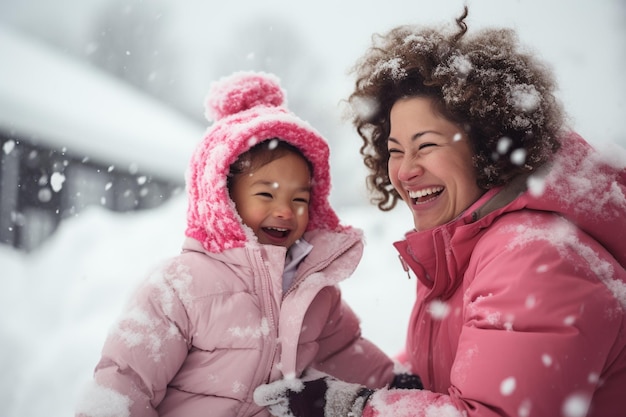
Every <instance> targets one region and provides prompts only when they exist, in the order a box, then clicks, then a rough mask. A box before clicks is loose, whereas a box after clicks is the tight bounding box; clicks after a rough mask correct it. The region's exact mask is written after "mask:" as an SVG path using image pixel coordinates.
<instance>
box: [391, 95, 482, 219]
mask: <svg viewBox="0 0 626 417" xmlns="http://www.w3.org/2000/svg"><path fill="white" fill-rule="evenodd" d="M390 128H391V129H390V134H389V139H388V149H389V178H390V180H391V183H392V185H393V186H394V188H395V189H396V190H397V191H398V193H399V194H400V196H401V197H402V199H403V200H404V201H405V202H406V204H407V205H408V206H409V208H410V209H411V212H412V213H413V221H414V223H415V229H416V230H427V229H432V228H433V227H436V226H439V225H442V224H445V223H448V222H449V221H451V220H453V219H454V218H456V217H457V216H458V215H459V214H461V213H462V212H463V211H464V210H465V209H466V208H468V207H469V206H470V205H471V204H472V203H474V202H475V201H476V200H477V199H478V198H479V197H480V196H481V195H482V194H483V192H484V190H482V189H481V188H479V187H478V185H477V184H476V173H475V171H474V167H473V165H472V155H473V152H472V147H471V145H470V143H469V140H468V138H467V135H466V134H465V132H464V131H463V129H461V128H460V127H459V126H457V125H456V124H454V123H452V122H450V121H449V120H447V119H445V118H444V117H443V116H441V115H440V114H438V113H437V112H436V111H435V110H434V107H433V102H432V100H431V99H429V98H426V97H410V98H405V99H400V100H398V101H397V102H396V103H395V104H394V105H393V107H392V108H391V113H390Z"/></svg>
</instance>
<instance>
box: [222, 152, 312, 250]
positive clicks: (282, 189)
mask: <svg viewBox="0 0 626 417" xmlns="http://www.w3.org/2000/svg"><path fill="white" fill-rule="evenodd" d="M231 198H232V200H233V201H234V203H235V206H236V208H237V211H238V213H239V215H240V216H241V219H242V220H243V222H244V223H245V224H246V225H247V226H248V227H250V228H251V229H252V230H253V231H254V234H255V235H256V236H257V238H258V239H259V243H262V244H270V245H278V246H284V247H286V248H289V247H290V246H291V245H293V243H294V242H296V241H297V240H298V239H300V238H301V237H302V235H303V234H304V231H305V230H306V228H307V225H308V222H309V201H310V198H311V173H310V171H309V167H308V164H307V162H306V160H304V159H303V158H302V157H301V156H300V155H297V154H295V153H293V152H288V153H287V154H285V155H284V156H281V157H280V158H278V159H275V160H273V161H271V162H269V163H267V164H265V165H263V166H261V167H259V168H257V169H255V170H253V171H251V172H245V173H242V174H238V175H235V176H234V178H233V182H232V189H231Z"/></svg>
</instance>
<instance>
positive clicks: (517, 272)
mask: <svg viewBox="0 0 626 417" xmlns="http://www.w3.org/2000/svg"><path fill="white" fill-rule="evenodd" d="M622 155H623V154H622ZM625 162H626V160H625V159H621V160H620V159H619V158H615V157H614V156H611V155H603V156H600V154H598V153H596V152H595V151H594V150H592V149H591V148H590V147H589V146H588V145H587V144H586V143H585V142H584V141H583V140H582V139H581V138H580V137H578V136H577V135H574V134H572V135H570V136H569V137H567V138H566V139H565V141H564V144H563V149H562V150H561V151H560V153H559V155H558V156H557V158H556V160H555V161H554V163H553V164H552V166H551V167H550V169H549V171H548V172H547V173H546V174H545V177H543V180H539V177H535V178H534V179H532V178H531V180H530V181H528V184H530V188H529V190H528V191H524V190H525V189H526V184H527V181H526V179H523V181H519V182H515V183H513V184H510V186H507V187H506V188H504V189H497V190H492V191H490V192H488V193H487V194H485V195H484V196H483V197H482V198H481V199H480V200H479V201H478V202H476V203H475V204H474V205H473V206H472V207H470V208H469V209H468V210H467V211H466V212H465V213H464V214H463V215H462V216H461V217H460V218H458V219H456V220H455V221H453V222H451V223H449V224H446V225H443V226H441V227H438V228H436V229H433V230H429V231H424V232H412V233H408V234H407V235H406V239H405V240H404V241H402V242H398V243H396V247H397V248H398V250H399V252H400V254H401V256H402V258H403V259H404V261H405V263H406V265H407V266H408V267H410V268H411V269H412V270H413V271H414V272H415V274H416V275H417V277H418V288H417V300H416V304H415V307H414V311H413V314H412V317H411V320H410V327H409V331H408V338H407V346H406V359H407V360H408V362H409V364H410V366H411V368H412V371H413V372H415V373H417V374H419V375H420V376H421V377H422V380H423V382H424V385H425V387H426V389H425V390H422V391H417V390H414V391H397V390H395V391H394V390H381V391H378V392H377V393H376V394H374V395H373V396H372V397H371V400H370V402H369V406H368V407H367V408H366V410H365V411H364V416H366V417H368V416H393V417H403V416H411V417H420V416H431V415H442V416H443V415H445V416H465V417H471V416H481V417H490V416H515V417H518V416H524V417H531V416H551V417H552V416H568V417H571V416H577V417H578V416H597V417H611V416H624V415H626V395H624V394H625V393H626V391H625V387H626V271H625V269H624V265H625V261H626V240H625V239H624V232H625V231H626V198H625V194H626V181H625V179H626V169H625V167H624V164H625ZM533 181H535V182H533Z"/></svg>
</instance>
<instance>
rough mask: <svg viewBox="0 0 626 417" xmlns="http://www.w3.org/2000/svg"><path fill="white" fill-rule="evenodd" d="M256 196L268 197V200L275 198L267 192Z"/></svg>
mask: <svg viewBox="0 0 626 417" xmlns="http://www.w3.org/2000/svg"><path fill="white" fill-rule="evenodd" d="M256 195H258V196H259V197H266V198H272V197H273V196H272V194H271V193H266V192H262V193H256Z"/></svg>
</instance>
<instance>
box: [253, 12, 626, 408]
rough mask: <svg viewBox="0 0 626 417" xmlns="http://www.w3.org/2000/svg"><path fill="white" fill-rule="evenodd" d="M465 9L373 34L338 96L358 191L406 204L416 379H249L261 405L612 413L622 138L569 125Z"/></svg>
mask: <svg viewBox="0 0 626 417" xmlns="http://www.w3.org/2000/svg"><path fill="white" fill-rule="evenodd" d="M466 16H467V9H466V10H465V13H464V14H463V16H462V17H460V18H459V19H458V20H457V29H456V30H454V31H452V32H447V31H445V30H438V29H435V28H416V27H409V26H402V27H397V28H395V29H393V30H391V31H390V32H389V33H388V34H386V35H384V36H379V37H377V38H374V44H373V45H372V47H371V48H370V49H369V50H368V51H367V52H366V54H365V55H364V57H363V58H362V59H361V60H360V61H359V62H358V64H357V65H356V67H355V72H356V75H357V80H356V88H355V91H354V92H353V93H352V95H351V97H350V103H351V104H352V105H353V108H355V109H356V111H355V113H354V117H353V122H354V124H355V126H356V128H357V131H358V133H359V134H360V136H361V137H362V139H363V141H364V145H363V147H362V149H361V153H362V155H363V157H364V162H365V165H366V166H367V167H368V168H369V170H370V175H369V176H368V184H369V185H370V188H371V189H372V191H373V200H374V201H375V202H377V204H378V207H379V208H380V209H381V210H383V211H386V210H390V209H392V208H393V207H394V206H395V205H396V203H397V201H399V200H402V201H404V203H406V204H407V205H408V207H409V208H410V210H411V212H412V214H413V221H414V224H415V230H414V231H412V232H409V233H407V234H406V236H405V238H404V240H402V241H400V242H396V243H395V246H396V248H397V249H398V251H399V253H400V256H401V259H402V263H403V265H404V268H405V269H406V270H411V271H413V273H414V274H415V275H416V276H417V279H418V284H417V298H416V302H415V306H414V309H413V313H412V316H411V320H410V324H409V330H408V335H407V343H406V353H405V356H406V357H405V358H404V360H405V362H406V364H407V365H408V366H409V368H410V370H411V372H413V373H415V374H418V375H419V376H420V377H421V378H422V381H423V384H424V389H422V390H418V389H412V390H398V389H381V390H377V391H370V390H365V389H363V387H362V386H359V385H356V384H348V383H345V382H342V381H337V380H334V379H332V378H330V377H327V376H323V377H317V378H309V379H312V380H291V381H283V382H281V383H275V384H274V385H270V386H262V387H259V388H258V389H257V391H256V393H255V400H256V401H257V402H259V403H262V404H264V405H267V406H269V408H270V411H271V412H273V413H275V414H279V413H280V412H281V409H282V410H289V412H291V413H292V414H293V415H296V416H342V415H346V413H347V412H352V413H353V415H354V416H395V417H398V416H431V415H438V416H439V415H445V416H483V417H484V416H523V417H526V416H567V417H579V416H617V415H626V396H624V387H625V386H626V313H625V310H626V271H625V269H624V265H625V264H626V243H625V241H624V240H623V238H622V237H621V235H622V234H623V231H624V230H626V199H625V197H624V195H625V194H626V186H625V184H626V168H625V166H624V162H625V161H626V158H624V154H623V150H621V149H615V152H618V151H620V152H622V153H621V156H616V155H615V154H613V155H612V156H611V158H609V157H608V156H601V155H600V154H599V153H598V152H596V151H595V150H594V149H592V147H591V146H590V145H588V144H587V143H586V142H584V141H583V139H582V138H580V137H579V136H578V135H576V134H575V133H573V132H568V131H567V129H566V126H565V124H564V120H563V115H562V111H561V109H560V106H559V104H558V103H557V100H556V99H555V97H554V95H553V91H554V88H555V83H554V81H553V79H552V76H551V75H550V73H549V72H548V71H547V70H546V68H545V67H544V66H543V65H542V64H540V63H539V62H537V61H536V60H535V59H534V58H533V56H532V55H531V54H530V53H527V52H525V51H524V50H522V48H521V47H520V46H519V45H518V43H517V39H516V37H515V35H514V33H513V32H512V31H510V30H505V29H501V30H496V29H489V30H484V31H482V32H479V33H477V34H474V35H469V34H468V33H467V26H466V24H465V22H464V20H465V18H466ZM281 384H282V385H281ZM316 401H317V406H316V405H315V404H316ZM286 415H289V414H286Z"/></svg>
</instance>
